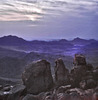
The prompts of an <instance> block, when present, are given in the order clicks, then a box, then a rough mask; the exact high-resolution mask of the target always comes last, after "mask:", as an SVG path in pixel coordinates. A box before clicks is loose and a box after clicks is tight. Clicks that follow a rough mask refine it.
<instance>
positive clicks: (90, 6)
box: [0, 0, 98, 21]
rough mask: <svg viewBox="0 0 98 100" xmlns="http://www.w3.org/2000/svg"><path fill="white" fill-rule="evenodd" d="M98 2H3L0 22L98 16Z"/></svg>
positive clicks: (19, 0)
mask: <svg viewBox="0 0 98 100" xmlns="http://www.w3.org/2000/svg"><path fill="white" fill-rule="evenodd" d="M97 10H98V0H85V1H84V0H2V1H0V15H1V16H0V21H15V20H16V21H17V20H20V21H21V20H31V21H37V20H42V19H43V17H44V16H45V17H46V16H47V17H49V15H50V17H51V16H52V17H53V16H55V17H56V16H58V15H64V14H65V15H71V16H76V17H81V16H82V17H85V16H87V13H93V14H98V13H97Z"/></svg>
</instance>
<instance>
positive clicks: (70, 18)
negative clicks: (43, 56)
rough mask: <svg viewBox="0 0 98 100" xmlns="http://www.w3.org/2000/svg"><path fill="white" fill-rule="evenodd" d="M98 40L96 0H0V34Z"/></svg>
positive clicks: (30, 37) (31, 37)
mask: <svg viewBox="0 0 98 100" xmlns="http://www.w3.org/2000/svg"><path fill="white" fill-rule="evenodd" d="M7 35H15V36H19V37H22V38H24V39H26V40H34V39H45V40H47V39H72V38H75V37H80V38H85V39H92V38H94V39H97V40H98V0H0V37H2V36H7Z"/></svg>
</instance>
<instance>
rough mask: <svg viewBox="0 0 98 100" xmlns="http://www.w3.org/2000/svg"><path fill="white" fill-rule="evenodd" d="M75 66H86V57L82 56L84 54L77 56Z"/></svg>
mask: <svg viewBox="0 0 98 100" xmlns="http://www.w3.org/2000/svg"><path fill="white" fill-rule="evenodd" d="M73 64H74V65H75V66H78V65H86V59H85V56H84V55H82V54H75V57H74V62H73Z"/></svg>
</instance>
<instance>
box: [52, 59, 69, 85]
mask: <svg viewBox="0 0 98 100" xmlns="http://www.w3.org/2000/svg"><path fill="white" fill-rule="evenodd" d="M55 63H56V66H55V68H54V72H55V84H56V85H57V86H61V85H67V84H68V83H69V79H68V75H69V71H68V69H67V68H66V67H65V65H64V62H63V60H62V59H57V60H56V62H55Z"/></svg>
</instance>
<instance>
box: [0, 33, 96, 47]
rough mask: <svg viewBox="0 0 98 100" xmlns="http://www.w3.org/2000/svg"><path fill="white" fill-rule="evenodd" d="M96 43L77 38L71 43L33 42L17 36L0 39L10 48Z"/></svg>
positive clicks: (58, 41)
mask: <svg viewBox="0 0 98 100" xmlns="http://www.w3.org/2000/svg"><path fill="white" fill-rule="evenodd" d="M93 42H96V40H94V39H90V40H86V39H81V38H78V37H77V38H75V39H73V40H71V41H69V40H66V39H60V40H53V41H41V40H33V41H27V40H24V39H23V38H20V37H17V36H12V35H9V36H4V37H1V38H0V45H6V46H7V45H8V46H13V45H14V46H19V45H21V46H22V45H34V44H36V45H37V44H41V45H42V44H43V45H47V44H49V45H56V44H57V45H61V44H66V45H72V44H89V43H93Z"/></svg>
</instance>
